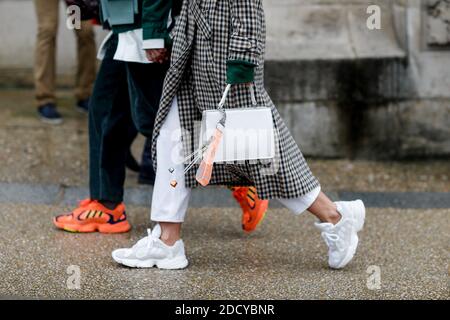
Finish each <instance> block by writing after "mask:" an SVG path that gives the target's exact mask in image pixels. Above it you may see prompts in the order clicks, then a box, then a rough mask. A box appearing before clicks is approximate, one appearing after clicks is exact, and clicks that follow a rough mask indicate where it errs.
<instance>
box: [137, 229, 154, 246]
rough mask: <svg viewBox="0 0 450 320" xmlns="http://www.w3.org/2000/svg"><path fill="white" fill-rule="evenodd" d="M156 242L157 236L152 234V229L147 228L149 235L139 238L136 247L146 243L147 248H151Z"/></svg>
mask: <svg viewBox="0 0 450 320" xmlns="http://www.w3.org/2000/svg"><path fill="white" fill-rule="evenodd" d="M154 244H155V237H154V236H153V235H152V230H151V229H147V236H146V237H144V238H142V239H141V240H139V241H138V242H137V243H136V244H135V245H134V247H140V246H142V245H145V247H146V248H147V249H150V248H152V247H153V246H154Z"/></svg>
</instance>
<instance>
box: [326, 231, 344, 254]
mask: <svg viewBox="0 0 450 320" xmlns="http://www.w3.org/2000/svg"><path fill="white" fill-rule="evenodd" d="M322 238H323V239H324V240H325V242H326V243H327V245H328V247H329V248H331V249H336V250H339V251H341V250H342V248H341V246H340V243H341V241H339V240H340V237H339V236H338V235H337V234H335V233H330V232H323V233H322Z"/></svg>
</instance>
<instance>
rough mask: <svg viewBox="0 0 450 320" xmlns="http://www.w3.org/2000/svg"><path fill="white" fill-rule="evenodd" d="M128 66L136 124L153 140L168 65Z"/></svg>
mask: <svg viewBox="0 0 450 320" xmlns="http://www.w3.org/2000/svg"><path fill="white" fill-rule="evenodd" d="M126 66H127V77H128V88H129V92H130V100H131V115H132V118H133V121H134V124H135V126H136V129H137V130H138V131H139V132H140V133H141V134H143V135H144V136H145V137H147V138H148V139H150V140H151V139H152V134H153V127H154V124H155V118H156V114H157V112H158V108H159V101H160V99H161V94H162V87H163V84H164V78H165V76H166V72H167V68H168V65H167V64H160V63H149V64H143V63H135V62H127V63H126Z"/></svg>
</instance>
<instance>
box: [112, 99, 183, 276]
mask: <svg viewBox="0 0 450 320" xmlns="http://www.w3.org/2000/svg"><path fill="white" fill-rule="evenodd" d="M157 158H158V159H157V162H158V170H157V171H156V180H155V187H154V189H153V195H152V211H151V219H152V220H153V221H155V222H157V224H156V226H155V227H154V229H153V231H152V230H150V229H149V230H148V236H147V237H145V238H143V239H141V240H139V241H138V242H137V243H136V244H135V245H134V246H133V247H131V248H125V249H117V250H114V251H113V253H112V257H113V259H114V260H115V261H116V262H118V263H120V264H123V265H126V266H128V267H140V268H151V267H153V266H157V267H158V268H162V269H182V268H185V267H186V266H187V265H188V260H187V259H186V255H185V251H184V244H183V241H182V240H181V237H180V235H181V224H182V223H183V221H184V218H185V215H186V211H187V207H188V202H189V197H190V194H191V189H189V188H186V186H185V179H184V172H183V169H184V164H183V161H182V158H183V157H182V142H181V126H180V119H179V116H178V105H177V100H176V98H175V99H174V101H173V103H172V107H171V109H170V111H169V114H168V115H167V118H166V119H165V121H164V124H163V126H162V128H161V131H160V135H159V136H158V140H157ZM172 169H173V170H172ZM174 180H175V181H176V182H177V184H176V187H175V188H174V187H173V186H172V185H171V181H174Z"/></svg>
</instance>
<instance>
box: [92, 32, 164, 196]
mask: <svg viewBox="0 0 450 320" xmlns="http://www.w3.org/2000/svg"><path fill="white" fill-rule="evenodd" d="M117 43H118V37H117V35H114V36H112V37H111V38H110V39H109V41H108V42H107V44H106V52H105V57H104V59H103V61H102V64H101V66H100V69H99V72H98V74H97V79H96V81H95V85H94V90H93V93H92V96H91V99H90V106H89V188H90V197H91V199H96V200H103V201H111V202H122V201H123V194H124V183H125V161H126V154H127V151H128V150H129V148H130V145H131V143H132V142H133V140H134V138H135V137H136V135H137V131H139V132H141V133H142V134H143V135H144V136H146V137H147V138H149V139H151V136H152V133H153V125H154V122H155V117H156V113H157V110H158V106H159V100H160V97H161V92H162V86H163V82H164V77H165V74H166V71H167V65H161V64H156V63H155V64H139V63H128V62H122V61H116V60H114V59H113V57H114V54H115V52H116V49H117Z"/></svg>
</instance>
